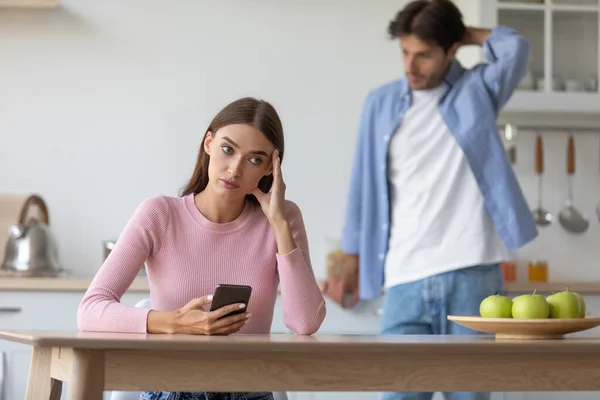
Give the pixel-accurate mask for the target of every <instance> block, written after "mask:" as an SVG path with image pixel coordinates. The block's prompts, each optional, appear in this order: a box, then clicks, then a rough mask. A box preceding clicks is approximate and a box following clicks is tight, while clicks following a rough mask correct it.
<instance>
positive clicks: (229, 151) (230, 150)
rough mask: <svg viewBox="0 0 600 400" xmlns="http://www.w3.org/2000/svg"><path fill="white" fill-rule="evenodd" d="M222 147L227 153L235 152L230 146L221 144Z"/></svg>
mask: <svg viewBox="0 0 600 400" xmlns="http://www.w3.org/2000/svg"><path fill="white" fill-rule="evenodd" d="M221 148H222V149H223V153H225V154H231V153H233V149H232V148H231V147H230V146H221Z"/></svg>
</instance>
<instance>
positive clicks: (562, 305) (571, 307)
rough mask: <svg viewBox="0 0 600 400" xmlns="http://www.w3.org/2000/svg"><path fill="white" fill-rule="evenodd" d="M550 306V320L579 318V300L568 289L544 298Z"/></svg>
mask: <svg viewBox="0 0 600 400" xmlns="http://www.w3.org/2000/svg"><path fill="white" fill-rule="evenodd" d="M546 301H547V302H548V304H550V318H580V317H581V304H580V302H579V298H578V297H577V295H576V294H575V293H573V292H570V291H569V289H567V290H565V291H564V292H558V293H554V294H551V295H550V296H548V297H547V298H546Z"/></svg>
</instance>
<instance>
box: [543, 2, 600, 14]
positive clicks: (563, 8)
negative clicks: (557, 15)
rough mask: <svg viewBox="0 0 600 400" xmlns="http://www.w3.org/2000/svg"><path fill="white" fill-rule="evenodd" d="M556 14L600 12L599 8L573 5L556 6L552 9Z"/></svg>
mask: <svg viewBox="0 0 600 400" xmlns="http://www.w3.org/2000/svg"><path fill="white" fill-rule="evenodd" d="M551 10H552V11H554V12H562V11H566V12H574V13H597V12H599V11H600V7H598V6H586V5H572V4H555V5H553V6H552V8H551Z"/></svg>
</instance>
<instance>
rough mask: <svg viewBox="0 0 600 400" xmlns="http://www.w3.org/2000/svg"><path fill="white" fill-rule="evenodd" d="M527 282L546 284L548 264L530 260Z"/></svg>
mask: <svg viewBox="0 0 600 400" xmlns="http://www.w3.org/2000/svg"><path fill="white" fill-rule="evenodd" d="M529 282H548V262H547V261H544V260H531V261H530V262H529Z"/></svg>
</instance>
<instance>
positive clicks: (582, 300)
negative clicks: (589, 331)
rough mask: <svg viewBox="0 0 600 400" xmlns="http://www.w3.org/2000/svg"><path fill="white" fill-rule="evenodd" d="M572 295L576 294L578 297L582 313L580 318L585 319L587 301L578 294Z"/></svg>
mask: <svg viewBox="0 0 600 400" xmlns="http://www.w3.org/2000/svg"><path fill="white" fill-rule="evenodd" d="M572 293H574V294H575V296H577V300H579V311H580V314H579V317H580V318H585V314H586V309H585V300H584V298H583V296H582V295H580V294H579V293H577V292H572Z"/></svg>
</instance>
